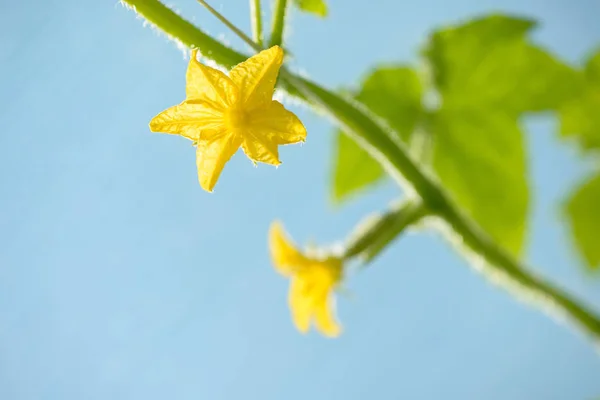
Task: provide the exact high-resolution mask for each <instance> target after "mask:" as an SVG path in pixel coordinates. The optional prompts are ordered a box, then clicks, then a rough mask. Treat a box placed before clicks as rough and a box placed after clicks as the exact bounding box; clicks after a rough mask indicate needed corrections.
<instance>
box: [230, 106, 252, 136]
mask: <svg viewBox="0 0 600 400" xmlns="http://www.w3.org/2000/svg"><path fill="white" fill-rule="evenodd" d="M248 119H249V118H248V113H247V112H246V111H244V110H243V109H242V108H240V107H235V106H233V107H231V108H230V109H229V110H227V111H226V112H225V125H226V126H227V128H229V130H231V131H233V132H238V131H240V130H243V129H244V128H245V127H246V126H247V125H248Z"/></svg>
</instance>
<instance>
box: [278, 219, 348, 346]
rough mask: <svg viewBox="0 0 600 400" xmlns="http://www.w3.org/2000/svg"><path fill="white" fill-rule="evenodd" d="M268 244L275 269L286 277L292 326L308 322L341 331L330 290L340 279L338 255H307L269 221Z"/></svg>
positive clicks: (324, 330) (305, 326) (326, 330)
mask: <svg viewBox="0 0 600 400" xmlns="http://www.w3.org/2000/svg"><path fill="white" fill-rule="evenodd" d="M269 248H270V251H271V258H272V260H273V265H274V266H275V269H276V270H277V272H279V273H280V274H282V275H284V276H286V277H289V278H290V279H291V282H290V292H289V300H288V301H289V306H290V310H291V312H292V319H293V321H294V324H295V325H296V328H298V330H299V331H300V332H302V333H305V332H307V331H308V328H309V326H310V323H311V322H314V324H315V326H316V328H317V330H319V331H320V332H321V333H323V334H324V335H326V336H329V337H336V336H338V335H339V334H340V333H341V327H340V326H339V324H338V323H337V322H336V318H335V315H334V314H335V312H334V301H335V299H334V298H333V296H332V291H333V290H334V289H335V287H336V286H337V284H338V283H339V282H340V281H341V279H342V269H343V266H342V260H341V259H340V258H338V257H332V256H328V257H316V256H315V257H309V256H307V255H306V254H304V253H302V252H301V251H299V250H298V249H296V247H295V246H294V244H293V243H292V242H291V241H290V240H289V239H288V237H287V234H286V233H285V231H284V229H283V226H282V225H281V223H279V222H274V223H273V224H271V228H270V231H269Z"/></svg>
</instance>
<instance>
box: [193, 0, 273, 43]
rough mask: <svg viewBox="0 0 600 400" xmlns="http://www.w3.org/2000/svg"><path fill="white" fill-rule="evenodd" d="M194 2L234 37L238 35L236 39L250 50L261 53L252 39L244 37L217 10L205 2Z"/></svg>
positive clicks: (202, 0)
mask: <svg viewBox="0 0 600 400" xmlns="http://www.w3.org/2000/svg"><path fill="white" fill-rule="evenodd" d="M196 1H197V2H198V3H200V4H202V5H203V6H204V8H206V9H207V10H208V12H210V13H211V14H212V15H214V16H215V17H216V18H217V19H218V20H219V21H221V22H222V23H223V25H225V26H226V27H228V28H229V29H231V30H232V31H233V33H235V34H236V35H238V37H239V38H240V39H242V40H243V41H244V42H246V43H247V44H248V45H249V46H250V47H251V48H253V49H254V50H256V51H261V50H262V49H261V46H259V45H258V44H257V43H255V42H254V41H253V40H252V39H250V38H249V37H248V35H246V34H245V33H244V32H242V30H241V29H239V28H238V27H237V26H235V25H234V24H232V23H231V22H230V21H229V20H228V19H227V18H225V17H224V16H223V14H221V13H220V12H218V11H217V10H215V9H214V8H212V7H211V5H210V4H208V3H207V2H206V1H204V0H196Z"/></svg>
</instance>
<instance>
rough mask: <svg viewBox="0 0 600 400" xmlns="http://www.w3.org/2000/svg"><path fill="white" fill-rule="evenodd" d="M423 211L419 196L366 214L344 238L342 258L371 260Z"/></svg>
mask: <svg viewBox="0 0 600 400" xmlns="http://www.w3.org/2000/svg"><path fill="white" fill-rule="evenodd" d="M427 215H428V211H427V209H426V208H425V207H424V206H423V203H422V202H421V201H420V200H408V201H403V202H400V203H398V204H395V205H394V206H392V207H391V208H390V210H388V211H387V212H385V213H384V214H379V215H374V216H370V217H367V218H366V219H365V220H363V221H361V222H360V223H359V224H358V225H357V227H356V228H355V230H354V232H353V234H352V235H351V237H350V239H349V240H348V243H347V245H346V251H345V253H344V258H352V257H359V258H361V259H362V261H363V262H364V263H368V262H370V261H372V260H373V259H374V258H375V257H376V256H378V255H379V254H380V253H381V251H382V250H383V249H384V248H386V247H387V246H388V245H389V244H390V243H391V242H392V241H394V240H396V239H398V238H399V237H400V235H401V234H402V232H404V231H405V230H406V229H407V228H408V227H410V226H412V225H415V224H417V223H418V222H419V221H420V220H421V219H423V218H424V217H426V216H427Z"/></svg>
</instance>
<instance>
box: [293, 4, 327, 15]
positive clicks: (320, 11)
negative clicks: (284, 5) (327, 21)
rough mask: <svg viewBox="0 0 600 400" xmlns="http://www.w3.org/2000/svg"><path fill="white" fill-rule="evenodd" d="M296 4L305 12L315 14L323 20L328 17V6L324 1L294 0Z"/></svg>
mask: <svg viewBox="0 0 600 400" xmlns="http://www.w3.org/2000/svg"><path fill="white" fill-rule="evenodd" d="M294 3H295V4H296V6H297V7H298V8H299V9H301V10H302V11H304V12H307V13H311V14H315V15H316V16H319V17H321V18H324V17H326V16H327V4H325V1H324V0H294Z"/></svg>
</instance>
